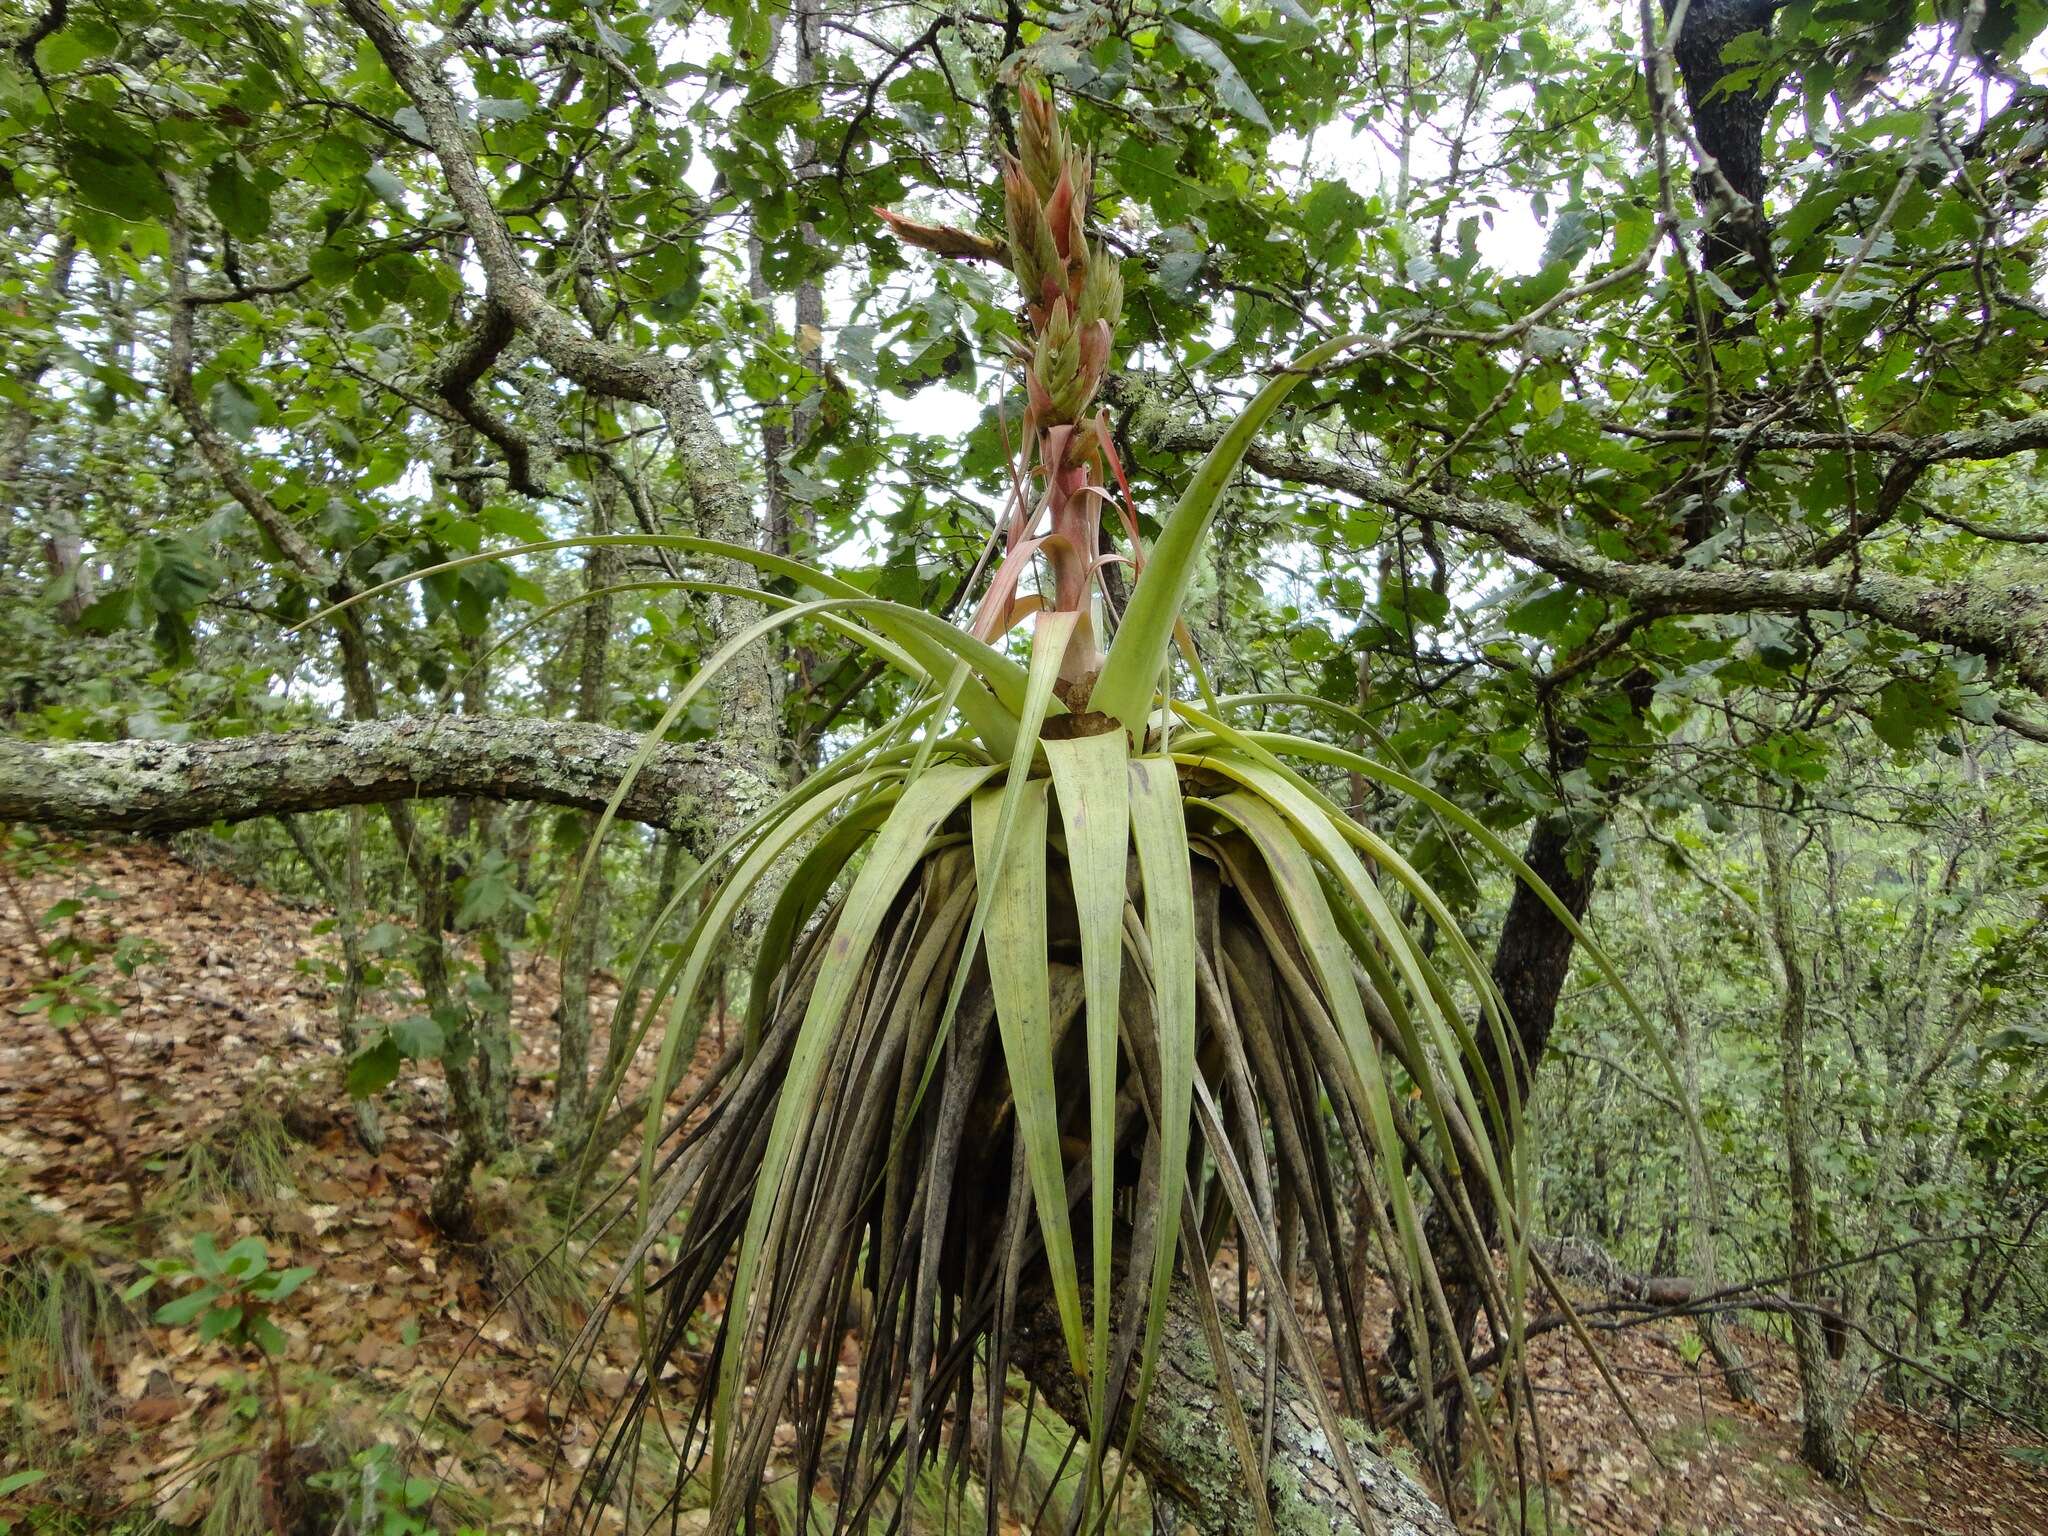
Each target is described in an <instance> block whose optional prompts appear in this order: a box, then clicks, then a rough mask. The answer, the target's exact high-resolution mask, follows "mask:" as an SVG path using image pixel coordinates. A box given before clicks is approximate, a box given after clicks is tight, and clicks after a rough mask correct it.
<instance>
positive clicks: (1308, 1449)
mask: <svg viewBox="0 0 2048 1536" xmlns="http://www.w3.org/2000/svg"><path fill="white" fill-rule="evenodd" d="M1222 1325H1223V1340H1224V1345H1225V1348H1226V1350H1227V1352H1228V1356H1229V1366H1230V1371H1229V1378H1228V1387H1227V1388H1226V1386H1225V1381H1224V1378H1223V1377H1222V1376H1221V1375H1220V1373H1219V1372H1218V1370H1217V1367H1216V1360H1215V1357H1214V1356H1213V1355H1212V1354H1211V1352H1210V1349H1209V1345H1208V1341H1207V1336H1206V1333H1205V1331H1204V1329H1203V1327H1202V1323H1201V1314H1200V1312H1199V1311H1198V1310H1197V1304H1196V1301H1195V1293H1194V1292H1193V1291H1192V1290H1191V1289H1190V1287H1189V1285H1188V1283H1187V1281H1186V1280H1185V1279H1176V1280H1175V1281H1174V1283H1173V1289H1172V1292H1171V1294H1170V1296H1169V1298H1168V1305H1167V1312H1166V1321H1165V1326H1164V1328H1163V1329H1162V1331H1161V1338H1160V1353H1159V1374H1158V1376H1157V1378H1156V1379H1155V1381H1154V1383H1153V1387H1152V1396H1151V1398H1150V1400H1149V1401H1148V1402H1147V1403H1146V1405H1145V1413H1144V1417H1143V1419H1142V1421H1141V1422H1140V1424H1139V1426H1138V1433H1137V1437H1136V1440H1135V1441H1134V1442H1132V1443H1131V1454H1132V1460H1133V1464H1134V1465H1135V1466H1137V1467H1138V1468H1139V1469H1140V1470H1142V1471H1143V1472H1144V1473H1145V1475H1146V1477H1147V1478H1148V1479H1149V1480H1150V1481H1151V1484H1152V1492H1153V1497H1154V1498H1155V1499H1158V1498H1160V1497H1161V1496H1162V1495H1164V1496H1166V1497H1168V1498H1170V1499H1171V1500H1172V1502H1173V1504H1174V1505H1175V1506H1176V1508H1175V1511H1174V1513H1175V1514H1176V1516H1178V1517H1182V1518H1184V1519H1185V1520H1186V1521H1188V1522H1190V1523H1192V1524H1193V1526H1194V1528H1195V1529H1196V1531H1198V1532H1199V1533H1200V1536H1251V1533H1252V1532H1254V1531H1256V1530H1258V1529H1259V1523H1258V1518H1257V1515H1256V1513H1255V1510H1256V1506H1255V1504H1254V1503H1253V1500H1252V1497H1251V1493H1250V1490H1249V1489H1248V1487H1247V1486H1246V1483H1245V1478H1244V1472H1243V1469H1242V1467H1241V1466H1240V1464H1239V1462H1238V1459H1237V1457H1236V1455H1235V1454H1234V1453H1233V1452H1232V1450H1231V1448H1230V1441H1229V1440H1228V1439H1227V1438H1226V1437H1225V1435H1224V1432H1223V1427H1222V1426H1223V1422H1224V1420H1223V1408H1222V1393H1223V1392H1224V1391H1225V1390H1226V1389H1227V1390H1230V1391H1233V1392H1234V1393H1235V1394H1236V1396H1237V1399H1238V1402H1239V1405H1240V1407H1241V1409H1242V1411H1243V1413H1244V1416H1245V1419H1246V1421H1247V1422H1248V1423H1249V1424H1251V1425H1252V1426H1253V1430H1254V1433H1257V1431H1258V1427H1259V1426H1260V1424H1261V1422H1262V1419H1263V1416H1264V1412H1265V1390H1264V1382H1265V1380H1266V1354H1265V1350H1264V1348H1263V1347H1262V1346H1261V1344H1260V1342H1259V1340H1258V1339H1257V1338H1256V1337H1255V1336H1254V1335H1253V1334H1252V1333H1251V1332H1249V1331H1248V1330H1246V1329H1243V1328H1240V1327H1238V1326H1237V1322H1236V1320H1235V1319H1234V1318H1232V1317H1225V1318H1224V1319H1223V1320H1222ZM1013 1347H1014V1349H1015V1351H1016V1355H1015V1358H1016V1362H1017V1368H1018V1369H1019V1370H1020V1371H1022V1372H1023V1373H1024V1375H1025V1376H1026V1377H1027V1378H1028V1379H1029V1380H1030V1381H1031V1382H1032V1383H1033V1384H1034V1385H1035V1386H1037V1388H1038V1389H1039V1391H1040V1392H1041V1393H1042V1394H1044V1397H1045V1400H1046V1401H1047V1403H1049V1404H1050V1405H1051V1406H1052V1408H1053V1411H1054V1412H1056V1413H1058V1414H1059V1415H1060V1416H1061V1417H1062V1418H1064V1419H1065V1420H1066V1421H1067V1422H1068V1423H1069V1424H1070V1425H1085V1424H1086V1423H1087V1422H1088V1405H1087V1403H1086V1401H1085V1399H1084V1397H1083V1394H1082V1387H1081V1384H1080V1382H1079V1380H1078V1378H1076V1376H1075V1375H1074V1369H1073V1367H1072V1366H1071V1365H1069V1364H1068V1363H1067V1353H1066V1347H1065V1345H1064V1344H1063V1343H1062V1342H1061V1333H1060V1321H1059V1314H1058V1310H1057V1308H1056V1307H1055V1306H1054V1304H1053V1300H1052V1292H1051V1287H1050V1286H1049V1285H1048V1284H1046V1283H1045V1281H1044V1277H1043V1275H1042V1274H1041V1275H1039V1276H1037V1277H1035V1278H1034V1279H1032V1280H1030V1281H1028V1282H1027V1284H1026V1287H1025V1293H1024V1295H1023V1296H1022V1298H1021V1299H1020V1306H1019V1309H1018V1329H1017V1334H1016V1337H1015V1340H1014V1343H1013ZM1135 1385H1136V1384H1135V1382H1132V1381H1128V1380H1127V1381H1126V1383H1125V1394H1124V1397H1123V1399H1122V1400H1121V1401H1120V1402H1119V1403H1118V1404H1117V1407H1116V1413H1117V1423H1116V1425H1115V1429H1114V1432H1113V1437H1112V1438H1113V1443H1114V1444H1116V1445H1118V1446H1122V1445H1123V1444H1125V1443H1126V1437H1127V1435H1128V1434H1129V1430H1130V1424H1129V1417H1130V1411H1131V1408H1132V1406H1133V1404H1132V1400H1131V1398H1132V1391H1133V1389H1134V1387H1135ZM1273 1388H1274V1396H1273V1410H1274V1411H1273V1440H1272V1459H1271V1460H1270V1461H1269V1462H1268V1463H1267V1486H1266V1503H1267V1507H1268V1508H1270V1509H1271V1511H1272V1516H1273V1526H1272V1528H1273V1532H1274V1536H1456V1533H1457V1526H1456V1525H1455V1524H1454V1523H1453V1522H1452V1520H1451V1518H1450V1516H1448V1515H1447V1514H1445V1513H1444V1511H1443V1510H1442V1508H1441V1507H1439V1506H1438V1504H1437V1503H1436V1501H1435V1500H1434V1499H1432V1498H1431V1497H1430V1495H1429V1493H1428V1492H1427V1491H1426V1490H1425V1489H1424V1488H1423V1487H1422V1486H1421V1485H1420V1484H1418V1483H1417V1482H1416V1481H1415V1480H1414V1479H1413V1478H1411V1477H1409V1476H1408V1475H1407V1473H1405V1472H1403V1471H1402V1470H1401V1469H1400V1467H1399V1466H1398V1465H1397V1464H1396V1463H1395V1462H1393V1461H1392V1460H1391V1459H1389V1458H1388V1457H1387V1456H1386V1455H1385V1454H1384V1453H1382V1452H1381V1451H1380V1450H1379V1449H1378V1447H1377V1446H1375V1445H1374V1444H1373V1442H1372V1441H1371V1440H1370V1439H1368V1438H1367V1437H1366V1435H1365V1433H1364V1432H1363V1431H1362V1430H1359V1431H1358V1432H1357V1433H1355V1434H1354V1433H1347V1435H1346V1437H1345V1438H1346V1440H1347V1442H1348V1444H1347V1446H1346V1450H1347V1451H1348V1452H1349V1455H1350V1461H1351V1465H1352V1468H1353V1470H1355V1471H1356V1472H1357V1474H1358V1481H1359V1487H1360V1491H1362V1492H1363V1493H1364V1495H1365V1499H1366V1503H1367V1505H1368V1506H1369V1509H1368V1513H1369V1515H1370V1517H1371V1518H1370V1523H1366V1524H1361V1522H1360V1521H1359V1519H1358V1516H1357V1514H1356V1512H1355V1511H1354V1510H1353V1508H1352V1505H1351V1500H1350V1498H1349V1496H1348V1494H1347V1493H1346V1490H1345V1487H1344V1481H1343V1478H1342V1476H1341V1475H1340V1473H1339V1472H1338V1468H1337V1458H1336V1455H1335V1453H1334V1452H1333V1451H1332V1449H1331V1446H1330V1442H1329V1440H1328V1438H1327V1437H1326V1436H1325V1435H1324V1433H1323V1430H1322V1427H1321V1416H1320V1415H1319V1414H1318V1413H1317V1412H1316V1411H1315V1409H1314V1407H1313V1405H1312V1403H1311V1400H1310V1398H1309V1394H1308V1388H1307V1387H1306V1386H1304V1385H1303V1383H1302V1382H1301V1381H1300V1379H1299V1378H1298V1377H1297V1376H1296V1375H1295V1373H1294V1371H1293V1370H1292V1369H1291V1368H1290V1367H1289V1366H1288V1365H1285V1364H1279V1363H1277V1362H1276V1367H1275V1370H1274V1373H1273ZM1345 1427H1346V1429H1347V1430H1351V1429H1355V1428H1356V1426H1354V1425H1351V1424H1350V1423H1349V1422H1348V1421H1347V1422H1346V1425H1345ZM1173 1524H1174V1527H1175V1528H1176V1529H1177V1528H1178V1525H1179V1520H1178V1519H1176V1521H1175V1522H1173Z"/></svg>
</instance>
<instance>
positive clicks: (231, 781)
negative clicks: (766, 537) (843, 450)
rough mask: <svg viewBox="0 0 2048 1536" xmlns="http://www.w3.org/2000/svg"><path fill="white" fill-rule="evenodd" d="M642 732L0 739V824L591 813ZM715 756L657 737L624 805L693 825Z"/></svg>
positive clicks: (417, 726) (378, 731)
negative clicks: (450, 807)
mask: <svg viewBox="0 0 2048 1536" xmlns="http://www.w3.org/2000/svg"><path fill="white" fill-rule="evenodd" d="M641 740H642V738H641V737H639V736H637V735H635V734H634V733H633V732H631V731H619V730H612V729H609V728H607V727H605V726H599V725H579V724H570V723H564V722H551V721H545V720H514V719H503V718H493V717H490V716H478V715H433V716H419V715H415V716H401V717H399V718H397V719H391V720H377V721H366V722H362V723H358V724H353V725H328V726H308V727H305V728H303V729H300V730H293V731H284V732H281V733H277V734H273V735H266V736H239V737H234V738H232V739H229V740H225V741H198V742H168V741H112V742H55V743H50V742H29V741H20V740H16V739H12V738H5V737H0V822H9V821H19V822H29V823H33V824H35V825H39V826H50V827H65V828H70V829H73V830H78V831H123V832H175V831H178V830H180V829H181V828H185V827H195V826H205V825H207V824H209V823H211V822H215V821H247V820H250V819H251V818H253V817H257V816H275V815H279V814H282V813H285V812H291V811H318V810H327V809H330V808H332V807H335V806H342V805H375V804H383V803H386V802H390V801H397V800H413V799H433V798H437V797H441V796H449V795H474V796H477V797H479V798H484V799H494V800H538V801H541V802H543V803H546V804H549V805H567V806H576V807H579V808H581V809H583V810H595V809H597V808H599V807H601V806H603V805H604V804H605V803H606V802H607V801H608V800H609V799H610V797H611V795H612V793H613V791H614V790H616V789H617V788H618V785H619V781H620V779H621V778H622V777H623V776H624V775H625V772H626V768H627V765H628V764H629V763H630V762H631V761H632V758H633V754H634V753H635V752H636V751H637V750H638V749H639V747H640V744H641ZM723 771H725V770H722V769H721V768H720V767H719V766H718V763H717V760H716V759H715V758H714V757H710V756H707V755H700V754H699V753H697V752H696V751H695V750H694V749H692V748H690V747H664V748H662V749H661V750H659V751H657V752H656V753H655V755H654V757H653V759H652V760H651V761H650V762H649V763H648V764H647V766H646V767H645V768H643V769H642V770H641V772H640V774H639V776H638V777H637V778H636V779H635V780H634V782H633V786H632V788H631V789H630V790H629V791H628V792H627V795H626V799H625V801H624V803H623V804H622V805H621V806H620V811H619V813H620V815H622V816H624V817H626V818H628V819H629V820H632V821H640V822H646V823H647V824H649V825H650V826H657V827H666V828H669V829H670V830H672V831H682V832H689V831H693V830H695V829H696V828H697V827H698V825H699V824H700V823H701V821H702V819H703V815H704V810H705V807H706V806H707V805H709V804H716V803H717V801H718V799H719V796H720V793H721V790H722V788H723V786H722V785H720V784H719V783H718V782H717V778H718V775H719V774H720V773H721V772H723Z"/></svg>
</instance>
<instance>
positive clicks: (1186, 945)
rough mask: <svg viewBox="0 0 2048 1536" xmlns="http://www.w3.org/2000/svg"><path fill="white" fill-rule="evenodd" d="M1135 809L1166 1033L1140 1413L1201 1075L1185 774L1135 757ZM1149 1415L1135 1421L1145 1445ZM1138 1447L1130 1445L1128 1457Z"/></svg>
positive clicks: (1158, 1006)
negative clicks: (1142, 1428)
mask: <svg viewBox="0 0 2048 1536" xmlns="http://www.w3.org/2000/svg"><path fill="white" fill-rule="evenodd" d="M1130 815H1131V835H1132V840H1133V841H1134V842H1135V843H1136V845H1137V850H1138V871H1139V877H1140V879H1141V880H1142V882H1143V884H1144V890H1145V941H1146V947H1147V949H1148V951H1149V954H1150V960H1151V967H1150V971H1151V978H1152V991H1153V1007H1154V1009H1155V1010H1156V1011H1157V1014H1158V1024H1157V1028H1158V1031H1159V1075H1160V1079H1161V1082H1160V1095H1159V1096H1160V1112H1159V1205H1158V1207H1157V1209H1156V1210H1155V1211H1154V1212H1153V1223H1154V1228H1153V1232H1154V1235H1153V1244H1154V1246H1153V1253H1152V1285H1151V1292H1150V1295H1149V1297H1148V1300H1147V1306H1146V1311H1145V1335H1144V1340H1143V1343H1142V1347H1141V1349H1140V1351H1139V1357H1138V1359H1139V1364H1138V1394H1137V1398H1136V1402H1137V1404H1138V1407H1139V1410H1142V1408H1143V1405H1144V1403H1145V1401H1146V1400H1147V1398H1148V1397H1149V1395H1150V1393H1151V1390H1152V1382H1153V1378H1154V1376H1155V1374H1156V1371H1157V1367H1158V1363H1159V1341H1160V1338H1161V1336H1162V1333H1163V1330H1164V1327H1165V1323H1166V1300H1167V1292H1168V1289H1169V1288H1170V1287H1171V1285H1172V1282H1173V1267H1174V1255H1175V1250H1176V1248H1177V1247H1178V1244H1179V1235H1180V1213H1181V1200H1182V1194H1183V1190H1184V1188H1185V1186H1186V1181H1187V1166H1188V1134H1189V1133H1188V1121H1189V1117H1190V1116H1191V1115H1192V1113H1193V1107H1194V1077H1195V1070H1196V1069H1195V965H1196V955H1195V903H1194V875H1193V871H1192V869H1191V867H1190V865H1189V861H1188V838H1187V825H1186V821H1185V818H1184V815H1183V812H1182V809H1181V794H1180V770H1179V769H1178V768H1177V767H1176V766H1175V765H1174V763H1173V762H1172V761H1171V760H1170V759H1167V758H1162V757H1139V758H1133V759H1132V760H1131V787H1130ZM1138 1423H1139V1418H1138V1415H1137V1414H1136V1413H1134V1414H1133V1416H1132V1420H1131V1428H1130V1431H1129V1435H1130V1437H1131V1443H1132V1444H1135V1439H1136V1435H1137V1429H1138ZM1130 1449H1131V1446H1130V1445H1126V1447H1125V1454H1126V1457H1127V1458H1128V1456H1129V1452H1130Z"/></svg>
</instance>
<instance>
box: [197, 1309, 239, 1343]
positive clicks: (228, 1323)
mask: <svg viewBox="0 0 2048 1536" xmlns="http://www.w3.org/2000/svg"><path fill="white" fill-rule="evenodd" d="M241 1321H242V1309H241V1308H240V1307H213V1308H211V1309H209V1310H208V1312H207V1314H206V1315H205V1316H204V1317H202V1318H200V1319H199V1342H200V1343H202V1344H209V1343H211V1342H212V1341H213V1340H215V1339H217V1338H219V1337H220V1336H221V1335H222V1334H224V1333H227V1332H229V1331H230V1330H231V1329H233V1328H235V1327H237V1326H238V1325H239V1324H240V1323H241Z"/></svg>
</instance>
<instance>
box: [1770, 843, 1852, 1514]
mask: <svg viewBox="0 0 2048 1536" xmlns="http://www.w3.org/2000/svg"><path fill="white" fill-rule="evenodd" d="M1757 830H1758V833H1759V835H1760V837H1761V839H1762V842H1763V865H1764V908H1765V915H1766V918H1767V920H1768V927H1769V932H1770V936H1771V948H1772V951H1773V953H1774V955H1775V957H1776V960H1777V968H1778V986H1779V993H1778V1003H1779V1006H1778V1041H1779V1057H1780V1085H1781V1093H1782V1098H1783V1103H1784V1116H1785V1185H1786V1189H1785V1193H1786V1200H1787V1203H1788V1205H1789V1207H1790V1214H1789V1219H1788V1222H1787V1232H1786V1239H1787V1242H1786V1247H1787V1253H1786V1258H1787V1265H1786V1267H1787V1269H1789V1270H1790V1271H1791V1272H1792V1279H1791V1285H1790V1289H1791V1292H1792V1300H1793V1301H1794V1303H1796V1304H1797V1307H1798V1310H1795V1311H1794V1312H1793V1313H1792V1315H1791V1325H1792V1352H1793V1356H1794V1359H1795V1360H1796V1361H1797V1363H1798V1367H1799V1397H1800V1402H1801V1405H1802V1408H1803V1412H1804V1414H1805V1420H1806V1422H1805V1427H1804V1429H1803V1430H1802V1431H1801V1432H1800V1437H1799V1454H1800V1456H1801V1457H1802V1458H1804V1460H1805V1462H1806V1464H1807V1465H1808V1466H1809V1467H1811V1468H1813V1470H1814V1471H1816V1472H1818V1473H1819V1474H1820V1475H1821V1476H1822V1477H1824V1478H1826V1479H1827V1480H1828V1481H1829V1482H1831V1483H1848V1482H1850V1481H1851V1480H1852V1479H1853V1477H1854V1475H1855V1457H1854V1455H1853V1453H1852V1447H1851V1445H1850V1436H1849V1426H1848V1417H1849V1407H1850V1405H1849V1403H1848V1401H1847V1393H1846V1390H1845V1381H1846V1380H1847V1378H1848V1376H1849V1372H1848V1371H1846V1370H1843V1369H1841V1368H1839V1367H1838V1366H1837V1364H1836V1362H1835V1361H1834V1360H1833V1359H1832V1358H1831V1357H1830V1355H1829V1352H1828V1345H1827V1339H1826V1337H1825V1335H1824V1334H1823V1332H1822V1329H1821V1318H1820V1309H1821V1308H1822V1307H1824V1306H1825V1305H1826V1301H1827V1298H1825V1297H1823V1296H1822V1295H1821V1293H1820V1289H1819V1287H1820V1280H1819V1278H1818V1277H1817V1276H1816V1275H1815V1274H1814V1271H1815V1270H1816V1269H1817V1268H1818V1267H1819V1265H1820V1263H1821V1257H1820V1217H1819V1212H1818V1209H1817V1207H1816V1205H1815V1196H1814V1180H1813V1112H1812V1101H1811V1091H1810V1084H1809V1081H1808V1077H1807V1070H1806V973H1805V972H1804V971H1803V970H1802V969H1801V967H1800V959H1799V947H1798V941H1797V938H1796V935H1795V933H1794V930H1793V925H1792V901H1791V893H1790V891H1789V890H1788V889H1787V888H1786V881H1787V879H1788V876H1789V873H1790V866H1791V854H1790V851H1789V850H1788V849H1787V848H1786V846H1785V819H1784V817H1783V816H1781V815H1780V814H1779V813H1778V812H1777V811H1775V810H1773V809H1772V808H1771V807H1770V806H1769V805H1768V804H1766V805H1763V806H1760V807H1759V808H1758V810H1757Z"/></svg>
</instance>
